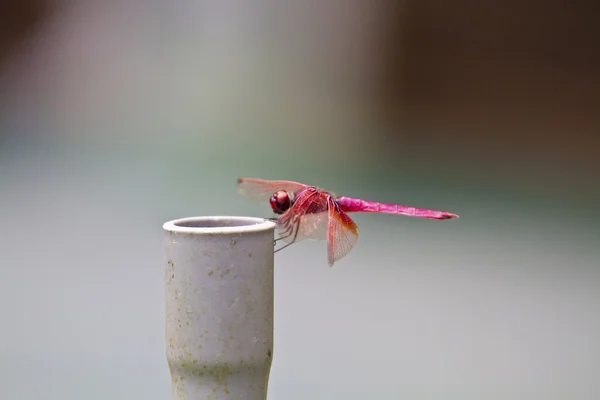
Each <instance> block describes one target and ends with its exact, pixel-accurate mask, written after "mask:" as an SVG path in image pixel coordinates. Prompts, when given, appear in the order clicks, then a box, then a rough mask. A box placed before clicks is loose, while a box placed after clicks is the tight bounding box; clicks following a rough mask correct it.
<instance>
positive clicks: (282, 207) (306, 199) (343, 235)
mask: <svg viewBox="0 0 600 400" xmlns="http://www.w3.org/2000/svg"><path fill="white" fill-rule="evenodd" d="M237 190H238V192H239V193H240V194H242V195H243V196H246V197H247V198H249V199H252V200H254V201H257V202H259V203H262V204H265V205H266V203H267V202H268V204H270V206H271V209H272V210H273V213H275V215H276V217H275V218H269V219H270V220H272V221H274V222H276V227H277V230H278V231H279V238H278V239H276V241H275V242H277V241H279V240H283V241H284V242H285V243H287V244H285V245H284V246H282V247H280V248H279V249H277V250H275V252H278V251H281V250H283V249H284V248H286V247H288V246H290V245H292V244H294V243H297V242H299V241H301V240H303V239H307V238H309V239H317V240H326V241H327V261H328V264H329V266H333V264H334V263H336V262H337V261H339V260H340V259H342V258H343V257H345V256H346V255H347V254H348V253H349V252H350V250H352V248H353V247H354V246H355V245H356V243H357V242H358V227H357V226H356V223H355V222H354V221H353V220H352V219H351V218H350V216H349V215H348V213H352V212H376V213H385V214H397V215H405V216H409V217H418V218H427V219H433V220H447V219H455V218H458V215H456V214H453V213H450V212H447V211H436V210H430V209H427V208H417V207H411V206H404V205H400V204H387V203H380V202H377V201H370V200H362V199H357V198H352V197H345V196H339V197H338V196H336V195H335V194H334V193H333V192H330V191H326V190H324V189H321V188H319V187H316V186H312V185H306V184H304V183H299V182H293V181H285V180H265V179H259V178H239V179H238V181H237Z"/></svg>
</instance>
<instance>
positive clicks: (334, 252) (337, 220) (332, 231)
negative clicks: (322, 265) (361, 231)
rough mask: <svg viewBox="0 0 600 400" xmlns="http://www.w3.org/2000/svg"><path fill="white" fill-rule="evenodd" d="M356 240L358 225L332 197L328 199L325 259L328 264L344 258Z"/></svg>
mask: <svg viewBox="0 0 600 400" xmlns="http://www.w3.org/2000/svg"><path fill="white" fill-rule="evenodd" d="M356 242H358V227H357V226H356V223H355V222H354V221H352V218H350V217H349V216H348V214H346V213H345V212H344V211H342V209H340V207H339V206H338V205H337V203H335V201H334V200H333V199H331V198H330V199H329V218H328V228H327V259H328V262H329V266H333V264H334V263H335V262H336V261H339V260H340V259H342V258H344V257H345V256H346V255H347V254H348V253H350V250H352V248H353V247H354V245H355V244H356Z"/></svg>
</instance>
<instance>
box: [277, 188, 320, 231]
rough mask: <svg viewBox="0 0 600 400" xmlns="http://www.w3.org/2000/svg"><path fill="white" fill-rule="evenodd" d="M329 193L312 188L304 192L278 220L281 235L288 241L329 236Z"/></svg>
mask: <svg viewBox="0 0 600 400" xmlns="http://www.w3.org/2000/svg"><path fill="white" fill-rule="evenodd" d="M327 198H328V195H327V194H326V193H325V192H323V191H320V190H316V189H312V190H307V191H304V192H302V194H301V195H300V197H298V198H296V200H295V202H294V205H293V206H292V207H291V208H290V209H289V210H288V211H286V212H285V213H284V214H283V215H282V216H281V217H279V220H278V221H277V227H278V228H279V237H280V238H281V239H282V240H283V241H284V242H287V243H292V242H298V241H300V240H303V239H306V238H311V239H322V240H325V239H326V238H327V219H328V218H329V214H328V207H329V204H328V201H327Z"/></svg>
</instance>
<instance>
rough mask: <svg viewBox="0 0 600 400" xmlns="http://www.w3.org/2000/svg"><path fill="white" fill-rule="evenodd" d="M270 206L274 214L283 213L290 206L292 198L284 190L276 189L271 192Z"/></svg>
mask: <svg viewBox="0 0 600 400" xmlns="http://www.w3.org/2000/svg"><path fill="white" fill-rule="evenodd" d="M269 203H270V204H271V208H272V209H273V212H274V213H275V214H283V213H284V212H286V211H287V210H289V208H290V207H291V206H292V199H291V198H290V195H289V194H288V192H287V191H285V190H278V191H277V192H275V193H273V196H271V200H269Z"/></svg>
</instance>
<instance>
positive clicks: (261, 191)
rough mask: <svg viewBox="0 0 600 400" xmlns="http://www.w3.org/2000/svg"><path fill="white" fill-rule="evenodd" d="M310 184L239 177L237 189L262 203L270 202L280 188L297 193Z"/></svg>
mask: <svg viewBox="0 0 600 400" xmlns="http://www.w3.org/2000/svg"><path fill="white" fill-rule="evenodd" d="M307 186H308V185H305V184H303V183H299V182H293V181H268V180H265V179H259V178H239V179H238V180H237V190H238V192H239V193H240V194H242V195H244V196H246V197H248V198H249V199H252V200H255V201H257V202H259V203H261V204H265V202H266V203H267V204H268V202H269V199H270V198H271V196H273V193H275V192H276V191H278V190H285V191H287V192H292V193H297V192H299V191H300V190H302V189H304V188H306V187H307Z"/></svg>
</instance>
